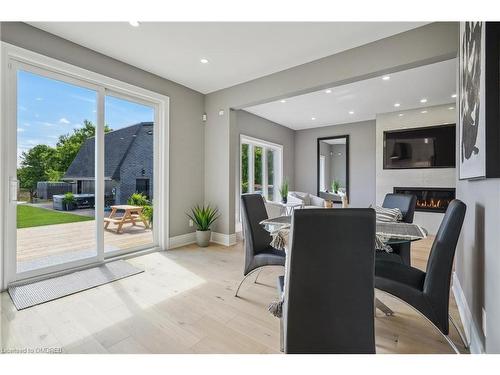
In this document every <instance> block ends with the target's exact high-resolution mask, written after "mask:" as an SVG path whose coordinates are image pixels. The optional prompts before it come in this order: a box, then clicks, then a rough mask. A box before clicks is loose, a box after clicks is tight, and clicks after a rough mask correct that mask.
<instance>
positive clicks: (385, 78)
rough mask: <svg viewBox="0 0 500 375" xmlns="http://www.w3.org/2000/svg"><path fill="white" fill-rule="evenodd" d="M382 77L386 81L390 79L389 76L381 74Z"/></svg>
mask: <svg viewBox="0 0 500 375" xmlns="http://www.w3.org/2000/svg"><path fill="white" fill-rule="evenodd" d="M382 79H383V80H384V81H388V80H390V79H391V76H383V77H382Z"/></svg>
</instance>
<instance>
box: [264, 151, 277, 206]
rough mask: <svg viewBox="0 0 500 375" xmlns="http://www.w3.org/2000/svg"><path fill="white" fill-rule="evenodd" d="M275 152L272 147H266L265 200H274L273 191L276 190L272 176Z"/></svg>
mask: <svg viewBox="0 0 500 375" xmlns="http://www.w3.org/2000/svg"><path fill="white" fill-rule="evenodd" d="M276 154H277V152H276V151H275V150H272V149H266V168H267V171H266V172H267V173H266V174H267V197H266V198H267V200H268V201H274V198H275V192H276V190H277V186H276V183H275V176H274V170H275V168H274V165H275V163H276V160H275V158H276Z"/></svg>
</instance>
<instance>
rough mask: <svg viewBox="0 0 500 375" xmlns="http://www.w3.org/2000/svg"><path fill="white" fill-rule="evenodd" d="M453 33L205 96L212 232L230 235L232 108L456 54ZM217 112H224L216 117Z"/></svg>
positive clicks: (378, 47) (446, 27)
mask: <svg viewBox="0 0 500 375" xmlns="http://www.w3.org/2000/svg"><path fill="white" fill-rule="evenodd" d="M457 33H458V23H456V22H453V23H451V22H450V23H447V22H437V23H432V24H429V25H425V26H423V27H420V28H417V29H414V30H410V31H408V32H404V33H401V34H398V35H394V36H391V37H389V38H385V39H382V40H378V41H376V42H373V43H369V44H366V45H363V46H360V47H357V48H353V49H350V50H347V51H344V52H340V53H338V54H335V55H332V56H328V57H325V58H322V59H319V60H315V61H312V62H310V63H307V64H303V65H300V66H297V67H294V68H290V69H287V70H284V71H281V72H278V73H275V74H271V75H268V76H265V77H262V78H258V79H255V80H253V81H249V82H246V83H243V84H240V85H236V86H233V87H230V88H227V89H224V90H219V91H216V92H213V93H210V94H208V95H207V96H206V99H205V111H206V113H207V115H208V120H207V123H206V126H205V148H206V150H207V152H206V153H205V200H206V201H207V202H210V203H212V204H214V205H216V206H217V207H219V209H220V212H221V215H222V216H221V218H220V219H219V220H218V222H217V225H216V227H215V230H216V231H217V232H220V233H223V234H228V235H229V234H233V233H234V221H235V220H234V213H235V207H234V202H235V189H234V179H235V177H234V173H235V168H234V162H235V159H236V155H237V152H238V150H237V149H236V148H235V147H234V142H224V141H223V140H225V139H226V140H227V139H231V137H232V135H231V132H232V131H234V129H233V128H234V127H231V126H230V124H231V122H232V121H235V120H236V119H235V117H234V116H232V115H231V113H232V112H233V111H230V109H231V108H233V109H241V108H244V107H248V106H250V105H255V104H258V103H263V102H268V101H272V100H277V99H279V98H283V97H288V96H294V95H298V94H304V93H307V92H312V91H316V90H319V89H323V88H328V87H335V86H338V85H342V84H346V83H349V82H354V81H358V80H361V79H367V78H371V77H377V76H380V75H382V74H386V73H391V72H397V71H402V70H406V69H410V68H413V67H417V66H421V65H426V64H430V63H433V62H438V61H444V60H448V59H450V58H453V57H455V56H456V53H457V35H458V34H457ZM388 51H390V53H388ZM220 110H223V111H224V114H222V115H219V111H220ZM221 140H222V141H221ZM301 157H302V155H301ZM305 157H306V158H307V156H305ZM296 171H297V170H296ZM314 173H315V172H314ZM296 188H298V186H296ZM362 202H363V203H364V200H362Z"/></svg>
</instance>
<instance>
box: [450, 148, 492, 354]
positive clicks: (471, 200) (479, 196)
mask: <svg viewBox="0 0 500 375" xmlns="http://www.w3.org/2000/svg"><path fill="white" fill-rule="evenodd" d="M457 155H458V153H457ZM457 174H458V173H457ZM457 198H459V199H461V200H462V201H463V202H464V203H465V204H466V205H467V213H466V217H465V222H464V225H463V227H462V235H461V239H460V242H459V245H458V248H457V254H456V263H455V272H456V274H457V277H458V280H459V282H460V286H461V288H462V290H463V292H464V295H465V298H466V303H467V305H468V308H469V310H470V313H471V315H472V323H471V325H470V326H469V327H467V329H469V330H470V331H471V332H472V340H473V343H475V344H476V345H477V346H476V347H477V348H479V350H485V351H486V352H487V353H500V324H499V323H498V317H499V316H500V297H499V296H500V287H499V285H500V281H499V280H500V230H499V223H500V180H499V179H488V180H483V181H458V180H457ZM483 308H484V310H485V311H486V322H483V318H482V309H483ZM483 323H484V325H485V326H486V330H487V335H486V337H485V332H483Z"/></svg>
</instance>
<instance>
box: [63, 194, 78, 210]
mask: <svg viewBox="0 0 500 375" xmlns="http://www.w3.org/2000/svg"><path fill="white" fill-rule="evenodd" d="M63 204H64V210H65V211H72V210H74V209H75V208H76V199H75V196H74V195H73V193H66V194H64V198H63Z"/></svg>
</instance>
